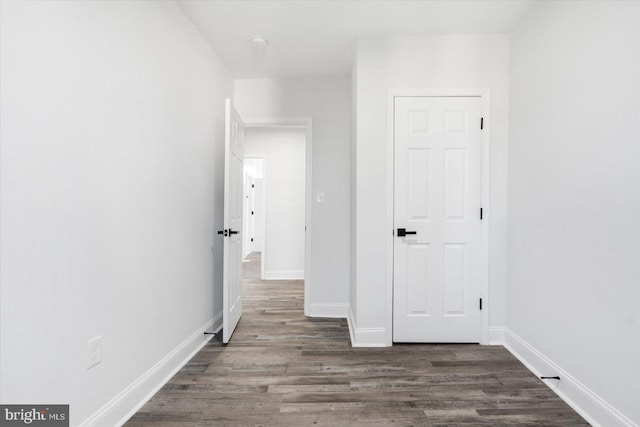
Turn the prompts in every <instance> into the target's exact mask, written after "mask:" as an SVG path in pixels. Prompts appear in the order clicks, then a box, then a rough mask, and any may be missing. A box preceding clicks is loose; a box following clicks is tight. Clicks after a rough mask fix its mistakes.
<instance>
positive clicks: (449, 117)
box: [393, 97, 483, 342]
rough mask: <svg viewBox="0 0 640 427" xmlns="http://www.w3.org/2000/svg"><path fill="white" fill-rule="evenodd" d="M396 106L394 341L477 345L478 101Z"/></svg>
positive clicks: (422, 100) (400, 100)
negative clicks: (475, 343)
mask: <svg viewBox="0 0 640 427" xmlns="http://www.w3.org/2000/svg"><path fill="white" fill-rule="evenodd" d="M394 109H395V115H394V225H395V229H394V273H393V281H394V284H393V341H395V342H479V341H480V332H481V324H480V318H481V316H480V306H479V304H480V293H481V280H482V278H481V275H482V265H481V263H482V259H483V257H482V244H481V243H482V242H481V238H482V235H481V220H480V208H481V204H480V203H481V188H482V185H481V155H482V153H481V130H480V119H481V99H480V98H479V97H396V98H395V106H394ZM398 229H405V230H406V232H407V235H405V236H404V237H402V236H399V235H398V234H402V231H400V233H398ZM413 232H415V234H409V233H413Z"/></svg>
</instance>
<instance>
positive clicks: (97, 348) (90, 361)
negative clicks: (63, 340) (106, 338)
mask: <svg viewBox="0 0 640 427" xmlns="http://www.w3.org/2000/svg"><path fill="white" fill-rule="evenodd" d="M87 349H88V350H89V352H88V356H87V369H89V368H93V367H94V366H96V365H97V364H98V363H100V362H102V335H100V336H98V337H95V338H93V339H90V340H89V342H88V343H87Z"/></svg>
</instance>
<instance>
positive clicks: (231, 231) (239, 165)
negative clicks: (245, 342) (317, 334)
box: [222, 99, 244, 344]
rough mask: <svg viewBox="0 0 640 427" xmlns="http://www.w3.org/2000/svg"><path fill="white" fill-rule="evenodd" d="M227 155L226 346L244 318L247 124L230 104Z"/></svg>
mask: <svg viewBox="0 0 640 427" xmlns="http://www.w3.org/2000/svg"><path fill="white" fill-rule="evenodd" d="M224 135H225V138H224V139H225V151H224V231H223V236H224V266H223V285H222V298H223V308H222V342H223V343H225V344H226V343H228V342H229V339H231V335H232V334H233V331H234V330H235V329H236V326H237V325H238V322H239V321H240V316H242V236H241V235H240V230H242V213H243V209H242V207H243V206H242V182H243V179H242V178H243V173H244V150H243V146H242V142H243V141H242V140H243V137H244V124H243V123H242V119H240V116H239V115H238V112H237V111H236V110H235V108H233V106H232V105H231V100H230V99H227V100H226V106H225V131H224Z"/></svg>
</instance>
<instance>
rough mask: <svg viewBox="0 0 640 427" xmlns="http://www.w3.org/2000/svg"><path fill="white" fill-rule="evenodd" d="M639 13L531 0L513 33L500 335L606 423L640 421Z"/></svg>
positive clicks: (636, 8) (620, 6)
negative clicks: (505, 282) (505, 283)
mask: <svg viewBox="0 0 640 427" xmlns="http://www.w3.org/2000/svg"><path fill="white" fill-rule="evenodd" d="M639 22H640V3H638V2H609V1H603V2H538V3H536V4H535V5H534V6H533V8H532V9H531V10H530V12H529V13H528V14H527V15H526V17H525V19H524V21H523V22H522V23H521V24H520V25H519V26H518V27H517V29H516V31H515V32H514V33H513V35H512V39H511V90H510V94H511V98H510V99H511V107H512V108H511V126H510V135H511V138H510V143H509V144H510V145H509V218H510V220H509V287H508V316H507V327H508V330H507V341H508V342H511V343H512V344H513V345H519V346H520V347H521V349H522V351H523V355H524V356H527V355H528V356H529V357H530V359H529V361H530V362H531V363H532V365H533V366H534V368H538V369H540V370H544V374H545V375H548V374H555V373H559V374H560V375H561V377H562V378H563V380H562V381H561V382H560V383H559V387H558V391H559V392H560V393H562V394H564V395H565V396H567V397H569V398H570V399H572V400H574V402H575V403H577V404H578V405H582V408H583V410H586V411H587V412H588V413H587V415H588V416H589V417H590V421H592V422H593V423H594V424H595V423H597V424H601V425H607V426H612V425H622V424H623V423H622V422H620V420H615V419H614V418H611V417H612V415H611V413H613V412H611V411H615V410H617V411H619V412H620V413H621V414H623V416H626V417H627V422H631V421H632V422H633V423H635V425H640V407H639V406H638V402H639V397H640V364H639V363H638V362H639V361H640V220H639V219H640V185H639V183H640V167H639V166H638V162H639V159H640V83H639V82H640V25H638V23H639ZM518 338H519V339H518ZM523 343H526V344H528V345H529V346H530V348H528V349H527V346H526V345H523ZM534 350H535V351H534ZM536 352H537V354H536ZM542 357H545V358H546V362H544V361H543V360H542ZM536 362H539V363H537V364H536ZM554 369H557V370H555V371H554ZM560 370H561V371H560ZM581 387H582V388H583V389H582V390H581ZM598 398H600V399H603V400H604V402H606V403H603V404H602V407H600V404H599V403H598ZM609 405H610V406H609ZM603 408H605V409H603ZM607 410H608V411H609V414H608V415H607V414H605V412H607ZM583 414H584V412H583ZM629 420H631V421H629Z"/></svg>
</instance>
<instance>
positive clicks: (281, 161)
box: [244, 128, 306, 280]
mask: <svg viewBox="0 0 640 427" xmlns="http://www.w3.org/2000/svg"><path fill="white" fill-rule="evenodd" d="M305 144H306V130H305V129H294V128H247V129H246V130H245V139H244V155H245V156H246V157H254V158H256V157H257V158H262V159H263V168H262V171H263V173H262V176H263V180H264V187H265V188H264V195H265V212H264V215H265V219H264V221H265V236H264V237H265V240H264V249H263V251H264V253H263V262H264V267H263V271H264V279H265V280H272V279H304V255H305V253H304V249H305V246H304V243H305V242H304V238H305V231H304V226H305V170H306V168H305V163H306V155H305V152H306V150H305V148H306V147H305Z"/></svg>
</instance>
